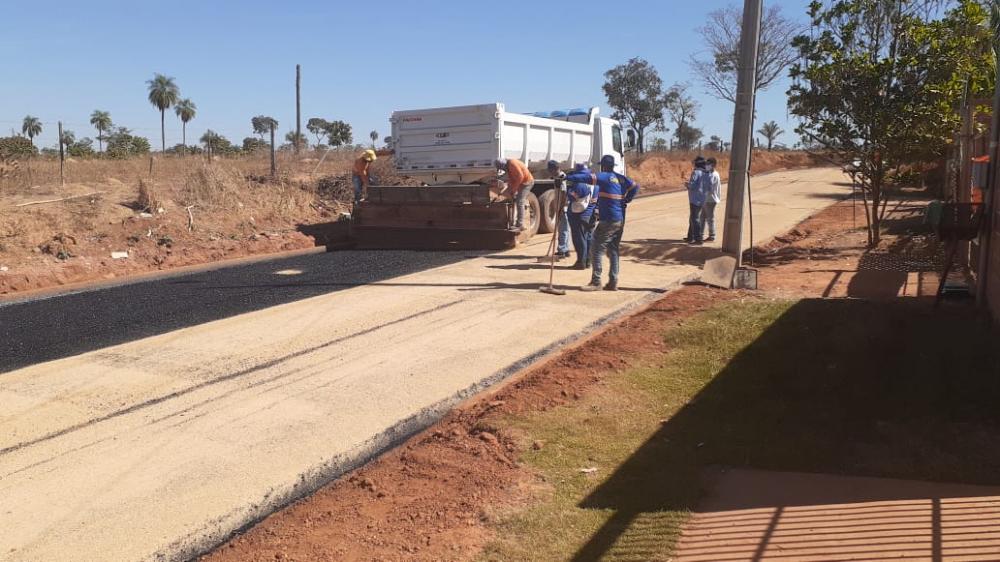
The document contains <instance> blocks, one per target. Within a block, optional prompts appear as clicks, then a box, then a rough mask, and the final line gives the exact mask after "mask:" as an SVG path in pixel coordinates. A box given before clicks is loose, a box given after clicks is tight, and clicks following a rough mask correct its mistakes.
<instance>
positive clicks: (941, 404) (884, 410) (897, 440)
mask: <svg viewBox="0 0 1000 562" xmlns="http://www.w3.org/2000/svg"><path fill="white" fill-rule="evenodd" d="M860 327H863V329H860ZM998 335H1000V334H997V333H996V332H992V331H991V330H990V329H989V328H988V324H987V323H986V322H985V320H984V319H982V318H980V317H978V316H977V315H976V313H975V312H974V311H973V310H971V309H967V308H958V307H944V308H942V309H939V310H938V311H936V312H935V311H934V309H933V308H931V307H930V306H929V305H928V304H927V303H925V302H921V301H915V300H913V301H904V300H896V301H891V302H877V301H873V302H865V301H859V300H820V299H815V300H803V301H799V302H798V303H797V304H795V305H792V306H791V307H790V308H789V309H787V310H786V311H785V312H784V313H782V314H781V315H780V317H779V318H778V319H777V321H775V322H774V323H773V324H771V325H770V327H769V328H768V329H767V330H766V331H765V332H764V333H763V334H762V335H761V336H760V337H759V338H757V339H756V340H755V341H753V342H752V343H751V344H750V345H749V346H747V347H745V348H744V349H743V350H742V351H741V352H739V353H738V354H737V355H736V356H735V357H734V358H733V359H732V360H731V361H730V362H729V363H728V364H727V365H725V366H724V367H723V368H722V369H721V371H719V372H718V374H717V375H716V376H715V377H714V378H712V380H711V381H710V382H709V383H708V384H707V385H706V386H705V387H704V388H703V389H702V390H701V391H700V392H699V393H698V395H697V396H696V397H695V398H694V399H692V400H691V401H690V402H689V403H688V404H687V405H686V406H685V407H683V408H682V409H681V410H680V411H679V412H678V413H677V414H676V415H674V416H673V417H672V418H670V419H669V420H668V421H667V422H666V423H665V424H664V425H663V426H662V427H661V429H659V430H658V431H657V432H656V433H655V434H654V435H652V436H651V437H650V438H649V439H648V440H647V441H646V442H645V443H644V444H643V445H642V446H641V447H640V448H639V449H638V450H636V451H635V452H634V454H633V455H632V456H631V457H630V458H629V459H628V460H627V461H626V462H624V463H623V464H622V465H620V466H619V468H618V469H617V470H616V471H615V472H614V473H613V474H612V475H611V476H609V478H608V479H607V480H606V481H605V482H603V483H602V484H601V485H600V486H599V487H598V488H597V489H596V490H595V491H594V492H593V493H592V494H591V495H590V496H589V497H587V498H585V499H584V500H583V501H582V502H581V504H580V507H582V508H585V509H610V510H613V512H614V514H613V516H612V517H611V519H610V520H608V521H607V523H606V524H605V525H604V526H603V527H601V528H600V530H599V531H597V532H596V534H594V535H593V536H592V537H591V538H590V539H589V541H588V542H587V543H586V544H585V545H584V546H583V547H581V548H580V549H579V551H578V552H577V553H576V555H575V557H574V558H573V560H575V561H577V562H583V561H594V560H600V559H603V558H604V557H606V556H608V555H609V553H611V552H612V550H615V551H619V552H628V553H630V556H631V555H635V556H636V557H635V559H637V560H638V559H648V558H642V556H643V555H644V554H643V553H644V552H645V553H646V554H648V555H650V556H652V555H653V554H654V553H655V552H656V551H655V548H656V547H657V545H659V546H660V547H662V541H660V542H659V543H657V542H656V541H652V540H651V537H649V536H647V533H644V532H643V531H642V528H643V525H646V524H648V523H644V521H646V520H647V519H649V518H656V517H662V516H663V512H665V511H684V510H693V509H694V508H695V507H696V506H697V505H698V502H699V499H700V498H701V496H702V491H703V486H704V482H703V475H704V474H705V471H706V469H707V468H708V467H712V466H726V467H752V468H757V469H766V470H779V471H800V472H826V473H838V474H850V475H863V476H877V477H893V478H904V479H926V480H935V481H943V482H966V483H978V484H1000V408H998V407H997V404H1000V349H998V347H997V346H996V341H997V337H998ZM876 496H877V494H876V495H873V496H872V497H866V498H854V499H855V500H858V499H872V500H875V499H877V500H887V499H894V498H891V497H876ZM816 499H817V498H811V500H816ZM895 499H900V500H904V499H912V498H895ZM939 499H940V498H939ZM841 500H842V498H836V499H834V498H832V497H831V498H828V499H826V500H824V499H823V498H822V497H820V498H818V501H820V502H822V501H830V502H834V501H838V502H839V501H841ZM740 507H741V508H744V509H752V508H754V507H774V506H755V505H741V506H740ZM939 514H940V512H939ZM937 528H938V531H940V527H937ZM933 530H934V527H933V526H927V525H922V526H920V531H919V532H928V533H929V532H933ZM916 532H917V531H914V533H916ZM765 540H766V535H765ZM937 544H940V541H939V542H938V543H937ZM758 546H759V545H758ZM753 551H754V549H753V548H751V549H750V553H749V554H748V556H747V557H745V558H738V559H741V560H742V559H746V560H757V559H758V558H754V557H752V556H751V555H752V554H753ZM611 557H612V558H614V556H611ZM628 559H632V558H628ZM732 559H733V560H735V559H737V558H732ZM938 559H941V558H938Z"/></svg>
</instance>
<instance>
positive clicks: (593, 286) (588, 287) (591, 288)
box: [580, 281, 601, 293]
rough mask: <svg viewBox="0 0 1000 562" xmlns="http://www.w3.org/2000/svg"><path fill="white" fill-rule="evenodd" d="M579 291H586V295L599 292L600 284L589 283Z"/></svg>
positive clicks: (597, 282)
mask: <svg viewBox="0 0 1000 562" xmlns="http://www.w3.org/2000/svg"><path fill="white" fill-rule="evenodd" d="M580 290H581V291H586V292H588V293H590V292H593V291H600V290H601V282H600V281H591V282H590V283H587V284H586V285H584V286H583V287H580Z"/></svg>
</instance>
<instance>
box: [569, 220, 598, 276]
mask: <svg viewBox="0 0 1000 562" xmlns="http://www.w3.org/2000/svg"><path fill="white" fill-rule="evenodd" d="M568 223H569V229H570V233H571V234H572V237H573V249H574V250H576V261H577V263H581V264H583V265H585V266H586V265H589V264H590V243H591V240H593V238H594V233H593V231H591V230H590V221H589V220H587V221H585V220H583V214H582V213H569V221H568Z"/></svg>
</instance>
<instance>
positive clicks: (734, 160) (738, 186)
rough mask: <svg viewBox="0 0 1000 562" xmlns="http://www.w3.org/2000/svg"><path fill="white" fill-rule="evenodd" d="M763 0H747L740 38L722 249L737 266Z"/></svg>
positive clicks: (740, 252) (740, 253)
mask: <svg viewBox="0 0 1000 562" xmlns="http://www.w3.org/2000/svg"><path fill="white" fill-rule="evenodd" d="M762 13H763V0H744V2H743V35H742V37H741V38H740V63H739V76H738V79H737V83H736V114H735V116H734V118H733V146H732V150H731V156H730V164H729V185H728V187H727V189H726V214H725V217H726V221H725V225H724V230H723V232H722V251H723V252H724V253H725V254H727V255H729V256H731V257H733V258H736V268H739V267H741V266H742V265H743V247H742V246H743V205H744V200H745V199H746V188H747V182H748V181H749V176H750V151H751V148H752V143H753V117H754V101H755V99H754V98H755V96H756V92H755V85H756V82H757V52H758V49H759V48H760V24H761V16H762Z"/></svg>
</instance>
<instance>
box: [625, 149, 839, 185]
mask: <svg viewBox="0 0 1000 562" xmlns="http://www.w3.org/2000/svg"><path fill="white" fill-rule="evenodd" d="M699 154H700V155H702V156H704V157H706V158H711V157H714V158H715V159H716V160H718V161H719V163H718V166H717V169H718V170H719V171H720V173H722V175H723V181H725V179H726V178H725V175H726V171H727V170H729V156H730V153H728V152H703V153H698V152H647V153H646V154H643V155H641V156H636V157H630V158H629V159H628V160H627V164H628V174H629V175H630V176H632V177H633V178H635V179H636V180H637V181H638V182H639V183H640V184H641V185H642V188H643V192H645V193H659V192H663V191H674V190H677V189H682V188H683V187H684V182H686V181H687V179H688V177H690V175H691V169H692V162H693V160H694V159H695V157H696V156H698V155H699ZM817 165H823V163H822V162H818V161H816V159H815V158H814V157H812V156H810V155H809V154H807V153H805V152H798V151H773V152H767V151H764V150H755V151H754V153H753V161H752V162H751V166H750V171H751V173H754V174H761V173H764V172H771V171H774V170H783V169H794V168H808V167H812V166H817Z"/></svg>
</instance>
